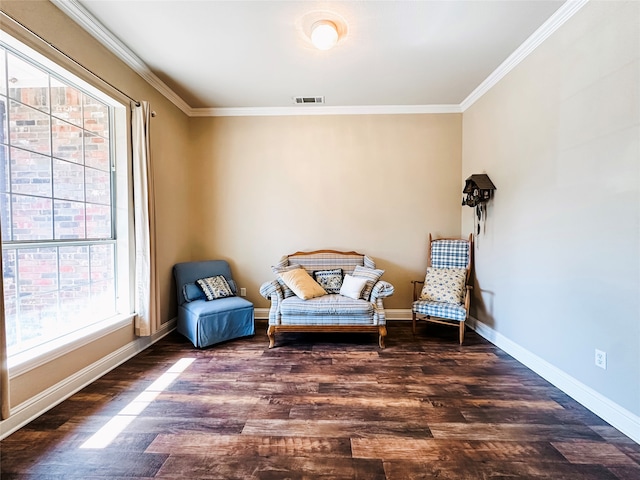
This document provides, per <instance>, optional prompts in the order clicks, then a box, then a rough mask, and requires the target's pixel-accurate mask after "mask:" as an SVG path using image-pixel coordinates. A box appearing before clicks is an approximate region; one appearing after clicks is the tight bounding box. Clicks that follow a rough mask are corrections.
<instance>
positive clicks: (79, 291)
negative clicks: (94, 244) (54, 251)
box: [59, 245, 92, 326]
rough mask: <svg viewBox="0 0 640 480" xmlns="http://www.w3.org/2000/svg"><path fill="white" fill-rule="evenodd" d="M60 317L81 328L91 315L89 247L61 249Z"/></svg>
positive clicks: (67, 322)
mask: <svg viewBox="0 0 640 480" xmlns="http://www.w3.org/2000/svg"><path fill="white" fill-rule="evenodd" d="M59 262H60V267H59V268H60V315H61V317H62V318H64V319H65V323H66V324H71V323H73V324H75V325H76V326H81V325H82V324H83V323H86V322H87V320H86V319H87V316H88V315H91V309H92V302H91V288H90V277H89V246H87V245H84V246H81V245H80V246H68V247H60V250H59Z"/></svg>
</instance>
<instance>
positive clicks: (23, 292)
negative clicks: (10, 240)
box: [16, 248, 58, 347]
mask: <svg viewBox="0 0 640 480" xmlns="http://www.w3.org/2000/svg"><path fill="white" fill-rule="evenodd" d="M17 277H18V278H17V280H18V306H17V310H18V316H19V322H18V325H17V329H16V330H17V331H16V333H17V335H16V336H17V341H18V343H20V344H22V347H24V346H25V345H26V346H31V345H34V344H36V343H39V339H40V337H43V336H44V337H50V336H51V335H54V334H55V332H56V330H57V328H58V313H57V312H58V261H57V254H56V249H55V248H32V249H23V250H18V276H17Z"/></svg>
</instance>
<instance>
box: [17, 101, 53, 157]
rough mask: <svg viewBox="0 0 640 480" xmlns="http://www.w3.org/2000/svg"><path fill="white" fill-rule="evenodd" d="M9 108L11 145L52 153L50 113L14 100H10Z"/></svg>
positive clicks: (47, 153)
mask: <svg viewBox="0 0 640 480" xmlns="http://www.w3.org/2000/svg"><path fill="white" fill-rule="evenodd" d="M9 109H10V110H9V119H10V124H9V130H10V131H11V133H10V135H9V141H10V142H11V145H13V146H14V147H21V148H24V149H27V150H31V151H33V152H39V153H44V154H46V155H49V154H51V129H50V127H49V118H50V117H49V115H47V114H45V113H42V112H40V111H38V110H34V109H33V108H30V107H27V106H25V105H22V104H21V103H17V102H14V101H11V102H10V104H9Z"/></svg>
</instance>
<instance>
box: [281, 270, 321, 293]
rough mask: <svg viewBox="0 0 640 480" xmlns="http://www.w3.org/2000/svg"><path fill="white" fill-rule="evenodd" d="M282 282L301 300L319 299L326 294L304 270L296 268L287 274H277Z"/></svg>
mask: <svg viewBox="0 0 640 480" xmlns="http://www.w3.org/2000/svg"><path fill="white" fill-rule="evenodd" d="M279 275H280V278H281V279H282V281H283V282H284V283H285V284H286V285H287V287H289V288H290V289H291V290H292V291H293V293H295V294H296V295H297V296H298V297H300V298H301V299H303V300H309V299H310V298H315V297H321V296H322V295H326V294H327V292H326V291H325V290H324V288H322V287H321V286H320V284H319V283H318V282H316V281H315V280H314V279H313V278H311V275H309V274H308V273H307V271H306V270H305V269H304V268H296V269H294V270H289V271H288V272H281V273H279Z"/></svg>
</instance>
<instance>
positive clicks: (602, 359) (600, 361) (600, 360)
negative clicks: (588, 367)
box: [596, 348, 607, 370]
mask: <svg viewBox="0 0 640 480" xmlns="http://www.w3.org/2000/svg"><path fill="white" fill-rule="evenodd" d="M596 367H600V368H602V369H603V370H606V369H607V352H603V351H602V350H598V349H597V348H596Z"/></svg>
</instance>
